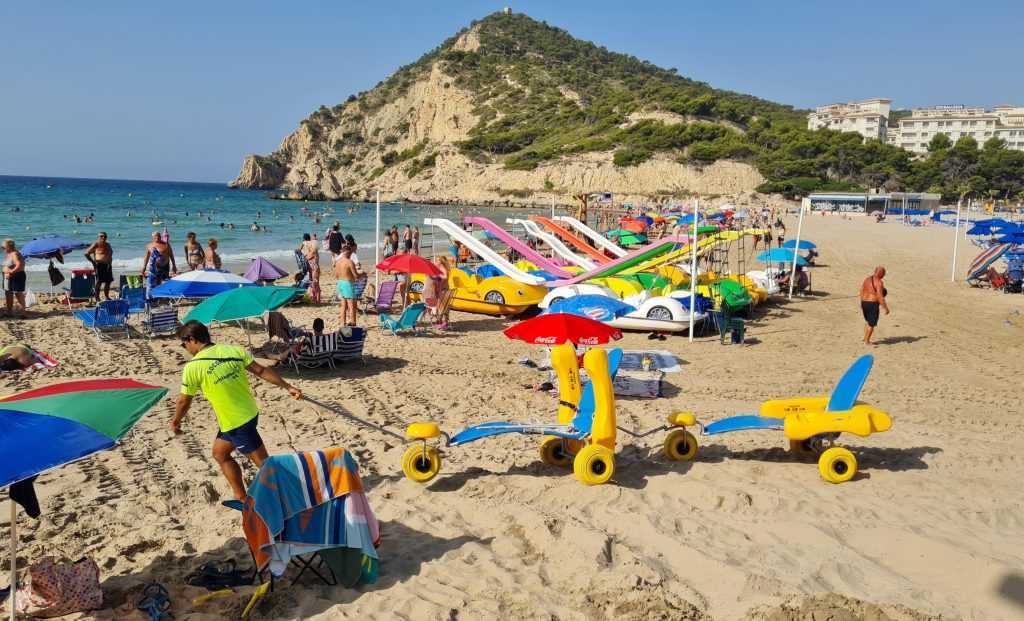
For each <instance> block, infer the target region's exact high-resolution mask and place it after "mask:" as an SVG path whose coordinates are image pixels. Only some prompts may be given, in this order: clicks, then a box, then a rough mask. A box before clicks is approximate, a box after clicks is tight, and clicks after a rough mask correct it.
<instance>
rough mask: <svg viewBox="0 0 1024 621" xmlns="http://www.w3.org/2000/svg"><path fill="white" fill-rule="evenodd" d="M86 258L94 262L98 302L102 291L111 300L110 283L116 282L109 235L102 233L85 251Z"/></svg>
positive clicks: (112, 250)
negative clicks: (101, 290) (108, 239)
mask: <svg viewBox="0 0 1024 621" xmlns="http://www.w3.org/2000/svg"><path fill="white" fill-rule="evenodd" d="M85 258H86V259H89V260H90V261H92V264H93V266H95V268H96V300H97V301H99V299H100V289H103V290H104V295H105V296H106V298H107V299H108V300H109V299H110V283H112V282H114V268H113V262H114V249H113V248H111V246H110V244H109V243H108V242H107V234H106V233H104V232H103V231H100V234H99V236H98V237H97V238H96V241H94V242H93V243H92V245H91V246H89V247H88V248H87V249H86V250H85Z"/></svg>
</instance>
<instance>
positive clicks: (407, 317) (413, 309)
mask: <svg viewBox="0 0 1024 621" xmlns="http://www.w3.org/2000/svg"><path fill="white" fill-rule="evenodd" d="M425 310H427V305H426V304H424V303H423V302H416V303H415V304H410V305H409V306H407V307H406V308H405V310H404V311H402V315H401V316H400V317H399V318H398V319H394V318H392V317H391V316H390V315H388V314H387V313H382V314H381V315H380V327H381V329H382V330H391V334H393V335H395V336H399V332H405V331H408V330H414V329H415V328H416V322H417V321H419V319H420V316H421V315H423V312H424V311H425Z"/></svg>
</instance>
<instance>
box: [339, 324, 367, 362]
mask: <svg viewBox="0 0 1024 621" xmlns="http://www.w3.org/2000/svg"><path fill="white" fill-rule="evenodd" d="M337 335H338V340H337V344H336V345H337V346H336V347H335V349H334V361H335V362H345V361H347V360H362V359H363V347H364V346H365V345H366V335H367V331H366V329H365V328H360V327H358V326H352V327H351V328H350V329H349V334H345V330H342V331H339V332H337Z"/></svg>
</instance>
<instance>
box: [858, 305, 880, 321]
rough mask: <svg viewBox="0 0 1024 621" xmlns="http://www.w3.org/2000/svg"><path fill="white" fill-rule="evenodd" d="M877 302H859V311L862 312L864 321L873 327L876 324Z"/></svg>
mask: <svg viewBox="0 0 1024 621" xmlns="http://www.w3.org/2000/svg"><path fill="white" fill-rule="evenodd" d="M878 306H879V304H878V302H864V301H861V303H860V311H861V312H862V313H864V321H866V322H868V325H869V326H871V327H872V328H874V327H875V326H877V325H878Z"/></svg>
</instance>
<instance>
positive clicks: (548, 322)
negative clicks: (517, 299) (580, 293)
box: [505, 313, 622, 345]
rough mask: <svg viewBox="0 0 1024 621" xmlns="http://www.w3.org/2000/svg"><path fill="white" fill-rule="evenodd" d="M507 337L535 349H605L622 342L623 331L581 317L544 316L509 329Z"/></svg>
mask: <svg viewBox="0 0 1024 621" xmlns="http://www.w3.org/2000/svg"><path fill="white" fill-rule="evenodd" d="M505 336H507V337H508V338H510V339H519V340H521V341H525V342H527V343H531V344H533V345H561V344H562V343H565V342H570V343H574V344H576V345H601V344H603V343H607V342H608V341H612V340H614V341H617V340H619V339H621V338H622V331H621V330H619V329H618V328H613V327H612V326H609V325H608V324H606V323H601V322H600V321H594V320H593V319H589V318H587V317H580V316H579V315H570V314H568V313H552V314H550V315H540V316H538V317H534V318H532V319H527V320H526V321H521V322H519V323H517V324H516V325H514V326H512V327H510V328H506V329H505Z"/></svg>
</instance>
